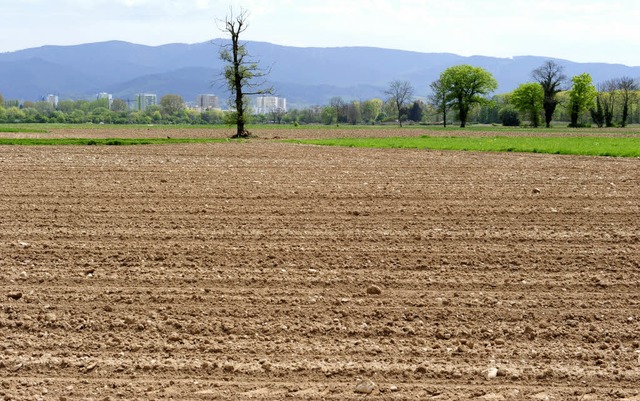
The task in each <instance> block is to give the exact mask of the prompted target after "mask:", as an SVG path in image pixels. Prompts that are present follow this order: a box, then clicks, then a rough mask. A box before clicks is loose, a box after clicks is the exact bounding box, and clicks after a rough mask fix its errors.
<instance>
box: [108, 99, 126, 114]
mask: <svg viewBox="0 0 640 401" xmlns="http://www.w3.org/2000/svg"><path fill="white" fill-rule="evenodd" d="M111 111H115V112H126V111H129V106H127V103H126V102H125V101H124V100H122V99H113V102H112V103H111Z"/></svg>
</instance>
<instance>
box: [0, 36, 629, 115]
mask: <svg viewBox="0 0 640 401" xmlns="http://www.w3.org/2000/svg"><path fill="white" fill-rule="evenodd" d="M228 43H229V42H228V41H227V40H224V39H215V40H212V41H209V42H204V43H197V44H167V45H162V46H145V45H139V44H133V43H128V42H122V41H110V42H100V43H90V44H83V45H74V46H43V47H38V48H32V49H25V50H20V51H15V52H9V53H1V54H0V93H2V94H3V96H4V98H5V99H24V100H39V99H42V98H43V97H44V96H46V95H48V94H55V95H58V96H59V97H60V99H95V96H96V94H97V93H100V92H108V93H112V94H113V95H114V97H115V98H121V99H125V100H127V99H133V97H134V96H135V94H136V93H143V92H144V93H156V94H158V96H159V97H160V96H162V95H165V94H178V95H180V96H182V97H183V98H184V99H185V100H186V101H193V100H195V97H196V96H197V95H198V94H204V93H214V94H216V95H218V96H219V97H220V98H221V99H226V98H227V97H228V92H227V90H226V87H225V84H224V81H222V80H221V79H220V77H221V75H220V73H221V71H222V69H223V66H224V64H223V62H222V61H221V60H220V59H219V57H218V54H219V52H220V49H221V47H222V46H224V45H225V44H228ZM246 45H247V50H248V51H249V54H250V55H251V56H252V57H253V59H255V60H256V61H258V62H259V65H260V66H262V67H263V68H265V69H269V70H270V73H269V76H268V81H269V84H271V85H272V86H273V87H274V88H275V89H276V92H277V93H276V94H277V95H278V96H282V97H285V98H287V102H288V104H289V108H292V107H305V106H310V105H315V104H327V103H328V102H329V99H331V98H332V97H334V96H340V97H342V98H343V99H345V100H352V99H356V100H357V99H370V98H374V97H379V98H382V97H383V96H384V95H383V91H384V90H385V89H386V88H387V87H388V85H389V82H391V81H393V80H398V79H399V80H407V81H410V82H411V83H412V84H413V85H414V87H415V89H416V96H418V97H426V96H427V95H428V94H429V93H428V87H429V84H430V83H431V82H432V81H434V80H436V79H437V78H438V76H439V75H440V73H441V72H442V71H443V70H444V69H446V68H447V67H450V66H453V65H457V64H471V65H474V66H478V67H482V68H484V69H486V70H487V71H489V72H491V73H492V74H493V75H494V77H495V78H496V79H497V81H498V83H499V88H498V91H497V93H505V92H509V91H511V90H513V89H515V88H516V87H517V86H518V85H519V84H521V83H524V82H528V81H530V75H531V71H532V70H533V69H535V68H537V67H539V66H540V65H541V64H542V63H543V62H544V61H546V60H548V59H549V58H548V57H538V56H518V57H513V58H496V57H485V56H471V57H463V56H459V55H455V54H450V53H419V52H410V51H402V50H391V49H381V48H373V47H333V48H301V47H289V46H280V45H276V44H271V43H265V42H247V43H246ZM554 60H555V61H556V62H557V63H559V64H561V65H563V66H564V67H565V73H566V74H567V75H568V76H569V77H571V76H573V75H577V74H581V73H583V72H588V73H589V74H591V76H592V77H593V80H594V82H595V83H599V82H603V81H605V80H608V79H611V78H618V77H622V76H629V77H632V78H639V77H640V67H629V66H625V65H621V64H606V63H576V62H572V61H569V60H561V59H554Z"/></svg>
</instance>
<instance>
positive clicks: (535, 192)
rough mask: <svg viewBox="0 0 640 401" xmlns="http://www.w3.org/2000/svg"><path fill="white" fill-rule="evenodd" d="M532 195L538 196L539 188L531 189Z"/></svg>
mask: <svg viewBox="0 0 640 401" xmlns="http://www.w3.org/2000/svg"><path fill="white" fill-rule="evenodd" d="M531 193H532V194H535V195H537V194H539V193H540V188H533V190H532V191H531Z"/></svg>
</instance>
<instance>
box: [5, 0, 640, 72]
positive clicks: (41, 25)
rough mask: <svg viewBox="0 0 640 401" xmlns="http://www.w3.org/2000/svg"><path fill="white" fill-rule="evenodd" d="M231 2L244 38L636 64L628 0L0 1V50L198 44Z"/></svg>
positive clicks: (637, 13) (636, 13)
mask: <svg viewBox="0 0 640 401" xmlns="http://www.w3.org/2000/svg"><path fill="white" fill-rule="evenodd" d="M231 6H232V7H234V8H235V9H238V8H239V7H241V6H242V7H244V8H245V9H247V10H249V12H250V14H251V15H250V18H249V24H250V26H249V29H248V30H247V31H246V33H245V35H244V39H246V40H260V41H266V42H272V43H276V44H281V45H290V46H313V47H331V46H375V47H384V48H393V49H403V50H411V51H419V52H449V53H456V54H460V55H463V56H471V55H486V56H496V57H511V56H520V55H536V56H545V57H556V58H564V59H569V60H573V61H580V62H587V61H590V62H607V63H620V64H627V65H633V66H640V51H639V50H640V45H638V33H640V28H638V26H639V25H640V1H637V0H526V1H524V0H483V1H479V0H304V1H302V0H244V1H235V0H226V1H219V0H0V15H2V24H0V52H6V51H15V50H19V49H24V48H30V47H38V46H43V45H69V44H79V43H88V42H98V41H105V40H126V41H130V42H134V43H140V44H148V45H160V44H166V43H176V42H180V43H198V42H204V41H207V40H211V39H213V38H216V37H221V36H222V33H221V32H220V31H219V30H218V29H217V28H216V25H215V20H216V18H223V17H224V16H225V15H226V14H227V13H228V11H229V7H231Z"/></svg>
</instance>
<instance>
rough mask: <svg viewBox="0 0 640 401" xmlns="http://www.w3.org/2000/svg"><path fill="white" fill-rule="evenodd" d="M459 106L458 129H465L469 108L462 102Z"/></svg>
mask: <svg viewBox="0 0 640 401" xmlns="http://www.w3.org/2000/svg"><path fill="white" fill-rule="evenodd" d="M459 104H460V128H465V127H466V126H467V114H468V113H469V107H468V106H467V105H465V104H462V102H459Z"/></svg>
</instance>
